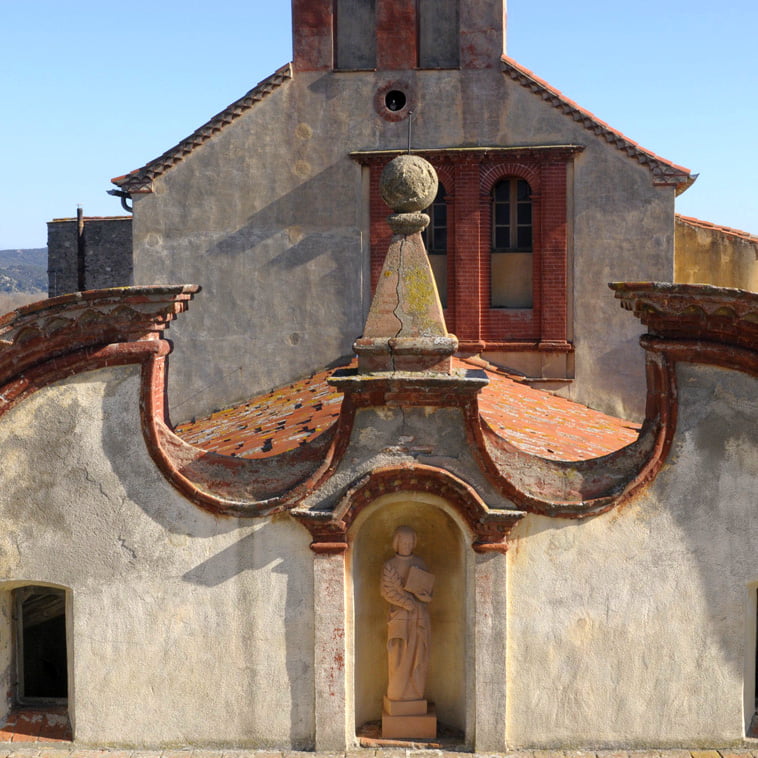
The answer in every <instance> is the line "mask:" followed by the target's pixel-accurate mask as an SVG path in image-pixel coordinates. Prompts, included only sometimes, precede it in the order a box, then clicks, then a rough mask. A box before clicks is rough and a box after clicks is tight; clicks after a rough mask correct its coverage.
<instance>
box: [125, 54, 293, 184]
mask: <svg viewBox="0 0 758 758" xmlns="http://www.w3.org/2000/svg"><path fill="white" fill-rule="evenodd" d="M289 79H292V64H290V63H288V64H287V65H286V66H282V67H281V68H280V69H278V70H277V71H275V72H274V73H273V74H271V76H269V77H268V78H267V79H264V80H263V81H261V82H258V84H256V85H255V87H253V88H252V89H251V90H250V92H248V93H247V94H246V95H243V96H242V97H241V98H240V99H239V100H235V101H234V102H233V103H232V104H231V105H230V106H229V107H227V108H224V110H222V111H221V112H220V113H217V114H216V115H215V116H214V117H213V118H212V119H211V120H210V121H208V122H207V123H205V124H203V125H202V126H201V127H200V128H199V129H196V130H195V131H194V132H192V134H190V136H189V137H187V138H186V139H183V140H182V141H181V142H180V143H179V144H178V145H175V146H174V147H172V148H171V149H170V150H167V151H166V152H165V153H163V155H161V156H159V157H158V158H156V159H155V160H152V161H150V163H147V164H145V165H144V166H142V168H138V169H135V170H134V171H130V172H129V173H128V174H125V175H124V176H117V177H115V178H113V179H111V181H112V182H113V183H114V184H115V185H116V186H118V187H120V188H121V189H122V190H125V191H126V192H132V193H139V192H152V182H153V179H155V178H156V177H157V176H160V175H161V174H164V173H165V172H166V171H168V169H170V168H171V167H172V166H174V165H175V164H177V163H179V161H181V160H183V159H184V157H185V156H186V155H189V154H190V153H191V152H192V151H193V150H194V149H195V148H196V147H198V146H199V145H202V144H203V142H207V141H208V140H209V139H210V138H211V137H212V136H213V135H214V134H216V133H217V132H220V131H221V130H222V129H223V128H224V127H225V126H226V125H227V124H231V122H232V121H234V120H235V119H237V118H239V117H240V116H241V115H242V114H243V113H244V112H245V111H248V110H250V108H252V107H253V106H254V105H255V104H256V103H257V102H259V101H261V100H263V98H264V97H266V95H268V94H270V93H271V92H273V91H274V90H275V89H278V88H279V87H281V85H282V84H284V83H285V82H286V81H288V80H289Z"/></svg>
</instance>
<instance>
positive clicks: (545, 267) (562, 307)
mask: <svg viewBox="0 0 758 758" xmlns="http://www.w3.org/2000/svg"><path fill="white" fill-rule="evenodd" d="M541 173H542V191H541V193H540V195H541V198H540V206H541V207H540V214H539V218H541V219H542V235H541V236H542V239H541V242H540V245H541V250H540V252H541V260H540V262H539V265H540V272H539V276H540V284H541V297H540V302H539V313H540V320H541V323H540V338H541V340H542V341H543V342H564V341H565V340H566V336H567V330H568V325H567V309H566V300H567V291H566V290H567V247H568V238H567V222H566V191H567V190H566V163H565V162H564V161H553V162H549V163H545V164H544V165H543V166H542V169H541Z"/></svg>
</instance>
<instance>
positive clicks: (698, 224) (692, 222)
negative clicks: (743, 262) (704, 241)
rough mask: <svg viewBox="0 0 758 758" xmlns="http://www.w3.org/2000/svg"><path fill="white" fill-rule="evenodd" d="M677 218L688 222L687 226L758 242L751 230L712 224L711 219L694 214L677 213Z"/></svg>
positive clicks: (682, 221)
mask: <svg viewBox="0 0 758 758" xmlns="http://www.w3.org/2000/svg"><path fill="white" fill-rule="evenodd" d="M676 220H677V221H679V222H681V223H682V224H687V226H694V227H695V228H697V229H708V230H709V231H714V232H720V233H721V234H726V235H728V236H730V237H737V238H738V239H742V240H745V241H746V242H752V243H754V244H758V236H756V235H755V234H750V232H743V231H742V230H741V229H732V228H731V227H729V226H721V225H720V224H712V223H711V222H710V221H702V220H701V219H699V218H693V217H692V216H682V215H681V214H680V213H677V214H676Z"/></svg>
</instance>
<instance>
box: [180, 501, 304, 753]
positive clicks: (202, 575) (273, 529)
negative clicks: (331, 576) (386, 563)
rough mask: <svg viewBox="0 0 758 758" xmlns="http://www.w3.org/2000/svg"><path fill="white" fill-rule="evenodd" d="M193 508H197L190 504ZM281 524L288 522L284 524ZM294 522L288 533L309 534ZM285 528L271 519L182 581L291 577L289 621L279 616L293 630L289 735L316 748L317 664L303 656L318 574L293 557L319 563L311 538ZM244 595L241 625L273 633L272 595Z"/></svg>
mask: <svg viewBox="0 0 758 758" xmlns="http://www.w3.org/2000/svg"><path fill="white" fill-rule="evenodd" d="M187 507H188V508H192V507H193V506H191V505H189V504H187ZM279 526H280V527H284V526H285V525H284V524H282V523H281V522H280V523H279ZM290 526H291V530H287V531H294V530H297V532H296V534H295V537H296V538H300V537H304V534H303V535H301V534H299V532H300V531H302V532H303V533H304V532H305V530H304V529H302V530H301V529H300V528H299V527H295V526H294V524H290ZM284 531H285V530H284V528H277V524H275V523H272V522H267V523H265V524H263V525H262V526H261V528H259V529H256V530H255V531H254V532H252V533H251V534H248V535H246V536H245V537H242V539H240V540H238V541H237V542H235V543H234V544H233V545H230V546H229V547H227V548H225V549H224V550H222V551H221V552H219V553H216V554H215V555H213V556H212V557H211V558H209V559H208V560H206V561H203V562H202V563H200V564H198V565H197V566H195V568H193V569H191V570H190V571H187V572H186V573H185V574H184V575H183V576H182V580H183V581H185V582H189V583H190V584H197V585H201V586H203V587H216V586H218V585H220V584H222V583H224V582H227V581H229V580H231V579H233V578H234V577H235V576H238V575H239V574H242V573H244V572H246V571H253V572H256V573H257V572H264V573H265V574H266V576H272V583H274V584H276V580H275V575H280V576H283V577H284V578H285V581H286V590H285V594H286V601H285V608H284V619H283V620H282V619H277V622H278V623H279V624H280V625H281V626H282V628H283V629H285V630H288V633H285V634H284V635H283V641H284V645H285V660H286V667H287V679H288V682H287V684H288V686H289V702H290V719H289V721H290V734H289V738H290V744H291V745H292V747H293V749H295V750H312V749H313V734H314V725H313V723H312V722H313V713H314V703H313V693H314V682H313V669H312V666H311V665H309V663H306V659H307V660H308V661H309V662H310V659H311V657H312V656H309V655H305V656H304V655H303V653H304V650H303V645H302V643H301V642H300V641H299V640H313V635H314V629H313V606H312V604H311V603H310V602H309V601H310V599H311V598H312V587H313V575H312V571H311V572H303V571H302V570H300V569H299V564H300V563H302V562H296V561H293V560H289V558H290V557H291V553H292V551H293V550H297V551H298V552H300V553H301V555H303V554H306V555H305V559H306V561H307V562H308V565H309V566H310V567H311V568H312V565H313V562H312V557H311V555H310V551H309V550H308V547H307V543H308V540H307V539H296V540H295V541H294V542H295V543H297V544H293V540H291V539H290V540H288V539H286V536H285V535H284V534H283V532H284ZM283 537H284V539H283ZM238 594H239V597H238V608H240V609H245V610H244V612H242V613H240V615H239V617H238V618H237V619H236V623H241V624H245V625H246V626H248V627H250V628H251V631H252V634H251V637H252V639H261V638H264V639H265V638H266V637H267V636H270V633H271V631H270V629H269V628H268V627H267V617H268V615H269V614H268V613H267V612H266V610H267V609H266V608H265V607H264V605H265V603H266V600H267V599H266V598H261V597H250V596H249V594H246V593H244V592H242V591H241V592H239V593H238ZM269 610H270V609H269ZM259 652H260V651H259ZM280 684H282V685H284V684H285V683H284V682H282V683H280Z"/></svg>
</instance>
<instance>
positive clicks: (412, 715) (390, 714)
mask: <svg viewBox="0 0 758 758" xmlns="http://www.w3.org/2000/svg"><path fill="white" fill-rule="evenodd" d="M436 736H437V711H436V709H435V707H434V704H431V705H428V704H427V702H426V700H388V699H387V697H386V696H385V698H384V709H383V711H382V739H417V740H428V739H434V738H435V737H436Z"/></svg>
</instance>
